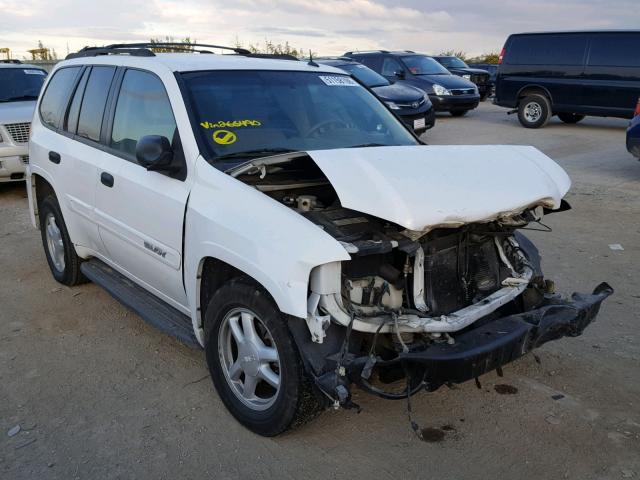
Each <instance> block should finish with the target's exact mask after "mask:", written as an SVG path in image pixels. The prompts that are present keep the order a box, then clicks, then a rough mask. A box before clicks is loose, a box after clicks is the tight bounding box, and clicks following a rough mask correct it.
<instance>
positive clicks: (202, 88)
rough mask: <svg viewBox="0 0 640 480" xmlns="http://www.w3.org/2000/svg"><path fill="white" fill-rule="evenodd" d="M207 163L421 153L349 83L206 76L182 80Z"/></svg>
mask: <svg viewBox="0 0 640 480" xmlns="http://www.w3.org/2000/svg"><path fill="white" fill-rule="evenodd" d="M182 77H183V79H184V81H185V82H184V83H185V86H186V91H185V94H186V96H187V97H188V98H187V103H188V104H190V105H191V109H192V110H193V113H194V117H195V122H194V126H193V127H194V129H195V130H196V135H197V136H199V137H200V142H199V143H200V144H201V146H203V147H204V148H205V150H206V151H205V152H202V153H203V155H204V156H205V157H206V158H208V159H210V160H211V161H213V162H215V161H216V160H221V159H222V158H223V157H226V158H236V157H237V158H245V159H246V158H254V157H259V156H266V155H272V154H275V153H280V152H287V151H300V150H303V151H305V150H328V149H334V148H346V147H357V146H369V145H416V144H417V141H416V139H415V137H413V135H411V133H409V132H408V131H407V130H406V129H405V127H404V126H403V125H402V124H401V123H400V122H399V121H398V120H397V119H396V117H395V116H394V115H393V114H392V113H391V112H389V110H387V109H386V107H385V106H384V105H383V104H382V103H381V102H380V101H379V100H378V99H377V98H376V97H375V96H374V95H372V94H371V93H369V92H368V91H367V90H366V89H365V88H364V87H362V86H361V85H359V84H358V83H357V82H356V81H355V80H353V79H352V78H351V77H349V76H347V75H336V74H332V73H323V72H317V73H316V72H277V71H237V70H236V71H207V72H191V73H184V74H182Z"/></svg>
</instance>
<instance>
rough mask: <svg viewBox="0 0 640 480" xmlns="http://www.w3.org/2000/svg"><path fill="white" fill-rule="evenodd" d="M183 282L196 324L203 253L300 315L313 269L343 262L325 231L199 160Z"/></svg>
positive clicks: (338, 246) (281, 306)
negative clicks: (244, 277) (242, 273)
mask: <svg viewBox="0 0 640 480" xmlns="http://www.w3.org/2000/svg"><path fill="white" fill-rule="evenodd" d="M184 250H185V285H186V288H187V296H188V298H189V303H190V305H191V309H192V317H193V319H194V323H195V325H194V326H195V327H196V328H198V327H199V326H200V325H199V323H200V322H199V320H196V319H197V317H198V312H197V306H198V298H199V292H198V274H199V268H200V266H201V263H202V262H203V260H204V259H205V258H207V257H212V258H216V259H218V260H222V261H224V262H225V263H227V264H229V265H231V266H233V267H235V268H237V269H238V270H240V271H242V272H244V273H245V274H246V275H248V276H250V277H251V278H253V279H254V280H256V281H257V282H259V283H260V284H261V285H262V286H263V287H264V288H265V289H266V290H267V291H268V292H269V294H270V295H271V296H272V297H273V299H274V301H275V302H276V304H277V305H278V308H279V309H280V310H281V311H282V312H283V313H286V314H289V315H293V316H295V317H300V318H306V316H307V296H308V284H309V275H310V273H311V269H313V268H314V267H316V266H318V265H321V264H324V263H329V262H335V261H342V260H349V259H350V257H349V254H348V253H347V252H346V250H345V249H344V248H343V247H342V245H341V244H340V243H339V242H338V241H336V240H335V239H334V238H333V237H331V236H330V235H329V234H327V233H325V232H324V231H323V230H322V229H321V228H319V227H318V226H316V225H314V224H313V223H311V222H310V221H308V220H307V219H305V218H304V217H302V216H301V215H299V214H297V213H296V212H295V211H293V210H292V209H290V208H288V207H285V206H284V205H282V204H280V203H279V202H277V201H275V200H274V199H272V198H270V197H268V196H267V195H265V194H263V193H261V192H259V191H257V190H255V189H254V188H252V187H249V186H248V185H246V184H244V183H242V182H241V181H240V180H236V179H235V178H233V177H231V176H229V175H227V174H225V173H223V172H221V171H219V170H216V169H215V168H214V167H212V166H211V165H209V164H208V163H206V161H204V159H202V158H200V159H199V160H198V162H197V163H196V181H195V183H194V186H193V189H192V191H191V195H190V197H189V204H188V206H187V213H186V220H185V248H184Z"/></svg>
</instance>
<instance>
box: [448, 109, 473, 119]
mask: <svg viewBox="0 0 640 480" xmlns="http://www.w3.org/2000/svg"><path fill="white" fill-rule="evenodd" d="M468 111H469V110H451V112H449V113H451V116H452V117H464V116H465V115H466V114H467V112H468Z"/></svg>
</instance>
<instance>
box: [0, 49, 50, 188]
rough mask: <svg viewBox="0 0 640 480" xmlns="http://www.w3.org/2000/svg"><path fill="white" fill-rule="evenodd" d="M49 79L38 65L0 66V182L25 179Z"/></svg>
mask: <svg viewBox="0 0 640 480" xmlns="http://www.w3.org/2000/svg"><path fill="white" fill-rule="evenodd" d="M46 76H47V72H46V71H45V70H43V69H42V68H40V67H37V66H35V65H26V64H23V63H20V62H18V61H17V60H13V61H9V62H7V61H4V62H0V182H11V181H18V180H24V178H25V165H27V164H28V163H29V131H30V128H31V119H32V118H33V111H34V110H35V108H36V101H37V100H38V94H39V93H40V89H41V88H42V84H43V83H44V79H45V78H46Z"/></svg>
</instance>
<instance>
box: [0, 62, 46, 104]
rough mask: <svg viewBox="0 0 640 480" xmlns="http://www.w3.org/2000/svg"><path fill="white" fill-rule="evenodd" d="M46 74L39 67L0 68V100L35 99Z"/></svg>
mask: <svg viewBox="0 0 640 480" xmlns="http://www.w3.org/2000/svg"><path fill="white" fill-rule="evenodd" d="M46 75H47V72H45V71H44V70H40V69H39V68H27V67H25V68H0V102H19V101H25V100H37V99H38V94H39V93H40V89H41V88H42V84H43V83H44V79H45V77H46Z"/></svg>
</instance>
